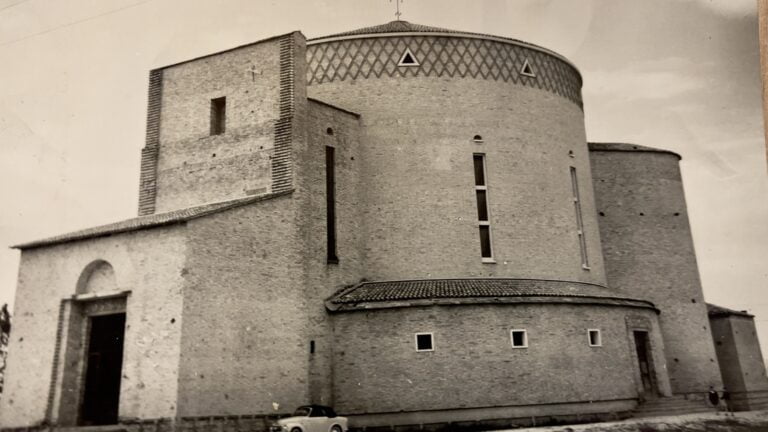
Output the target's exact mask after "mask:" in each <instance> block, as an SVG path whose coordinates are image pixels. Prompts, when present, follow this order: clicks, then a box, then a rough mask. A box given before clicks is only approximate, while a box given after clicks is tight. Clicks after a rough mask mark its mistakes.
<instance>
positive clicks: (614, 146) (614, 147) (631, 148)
mask: <svg viewBox="0 0 768 432" xmlns="http://www.w3.org/2000/svg"><path fill="white" fill-rule="evenodd" d="M589 150H590V151H618V152H649V153H667V154H671V155H674V156H677V158H678V159H682V156H680V155H679V154H677V153H675V152H673V151H670V150H664V149H659V148H654V147H647V146H641V145H637V144H627V143H595V142H591V143H589Z"/></svg>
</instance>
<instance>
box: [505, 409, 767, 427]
mask: <svg viewBox="0 0 768 432" xmlns="http://www.w3.org/2000/svg"><path fill="white" fill-rule="evenodd" d="M509 431H514V432H525V431H528V432H768V411H748V412H740V413H734V414H733V416H726V415H725V414H724V413H717V414H714V413H713V414H710V413H707V414H687V415H680V416H669V417H647V418H638V419H628V420H624V421H618V422H605V423H589V424H581V425H572V426H546V427H537V428H525V429H509Z"/></svg>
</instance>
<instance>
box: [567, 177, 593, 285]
mask: <svg viewBox="0 0 768 432" xmlns="http://www.w3.org/2000/svg"><path fill="white" fill-rule="evenodd" d="M571 187H572V189H573V205H574V209H575V211H576V232H577V234H578V235H579V249H580V251H581V267H582V268H583V269H585V270H589V259H588V258H587V240H586V238H585V237H584V219H583V218H582V215H581V198H580V196H579V182H578V179H577V178H576V168H575V167H571Z"/></svg>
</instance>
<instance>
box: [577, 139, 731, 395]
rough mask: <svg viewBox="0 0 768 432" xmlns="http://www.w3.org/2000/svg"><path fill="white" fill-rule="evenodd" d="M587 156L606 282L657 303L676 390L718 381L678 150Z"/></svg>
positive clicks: (702, 389) (700, 389) (701, 389)
mask: <svg viewBox="0 0 768 432" xmlns="http://www.w3.org/2000/svg"><path fill="white" fill-rule="evenodd" d="M630 147H631V146H630ZM590 158H591V160H592V175H593V177H594V188H595V197H596V200H597V210H598V212H600V214H601V216H600V217H599V222H600V235H601V238H602V241H603V256H604V257H605V262H606V273H607V276H608V285H609V286H611V287H613V288H616V289H619V290H622V291H625V292H627V293H628V294H631V295H634V296H638V297H640V298H644V299H647V300H650V301H652V302H653V303H654V304H655V305H656V306H657V307H658V308H659V309H660V310H661V315H660V317H659V323H660V324H661V329H662V333H663V335H664V345H665V350H666V356H667V365H668V367H669V375H670V380H671V384H672V389H673V391H674V392H675V393H686V392H705V391H706V390H707V389H708V387H709V386H710V385H714V386H716V387H719V386H720V385H721V381H720V372H719V370H718V366H717V359H716V356H715V351H714V347H713V345H712V339H711V337H710V330H709V321H708V318H707V309H706V304H705V303H704V297H703V294H702V291H701V283H700V281H699V273H698V268H697V265H696V255H695V252H694V249H693V240H692V238H691V230H690V226H689V224H688V213H687V210H686V205H685V197H684V194H683V185H682V180H681V178H680V170H679V167H678V157H677V156H676V155H674V154H669V153H662V152H648V151H592V152H591V153H590Z"/></svg>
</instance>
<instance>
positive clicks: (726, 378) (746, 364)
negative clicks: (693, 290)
mask: <svg viewBox="0 0 768 432" xmlns="http://www.w3.org/2000/svg"><path fill="white" fill-rule="evenodd" d="M707 311H708V313H709V323H710V324H709V326H710V328H711V329H712V338H713V339H714V341H715V352H716V353H717V362H718V364H719V365H720V373H721V374H722V376H723V385H725V387H726V388H727V389H728V392H729V393H730V394H731V397H732V400H733V409H735V410H736V411H747V410H759V409H768V377H767V376H766V370H765V362H764V361H763V356H762V354H761V352H760V342H759V341H758V339H757V332H756V331H755V319H754V316H753V315H750V314H748V313H747V312H745V311H735V310H732V309H727V308H724V307H720V306H715V305H713V304H707Z"/></svg>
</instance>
